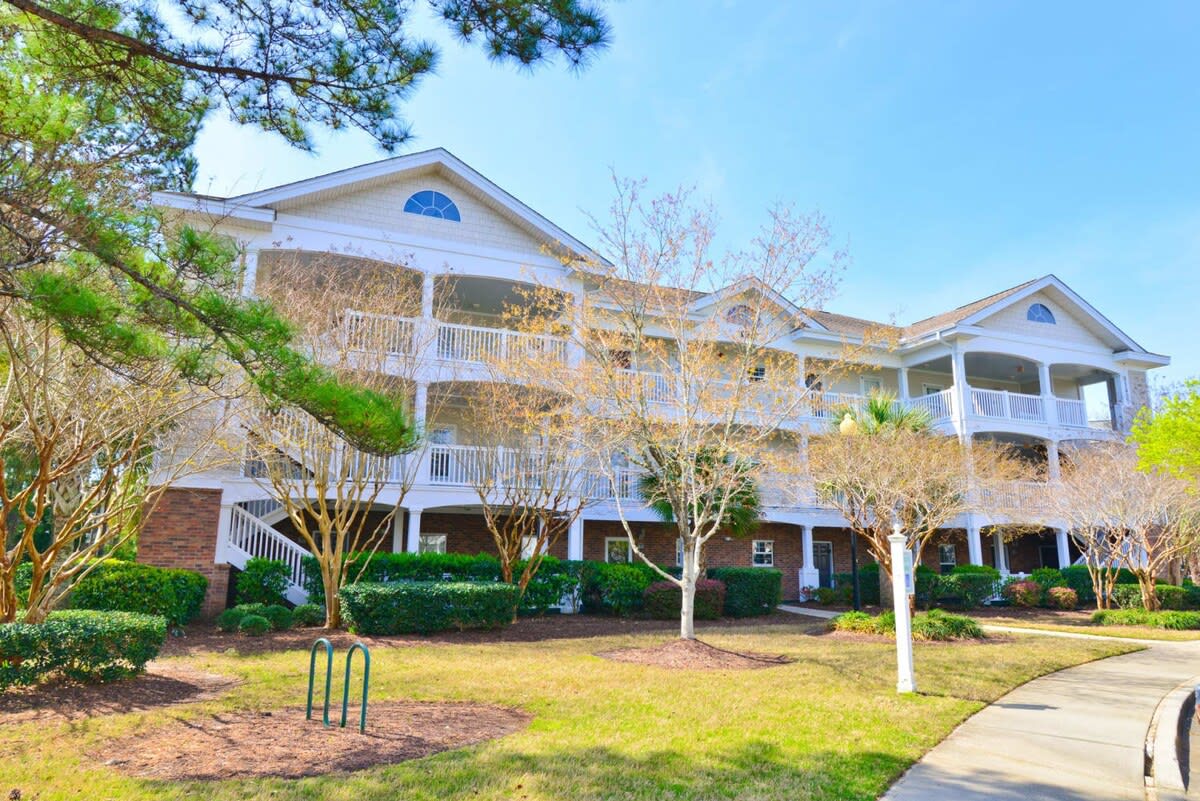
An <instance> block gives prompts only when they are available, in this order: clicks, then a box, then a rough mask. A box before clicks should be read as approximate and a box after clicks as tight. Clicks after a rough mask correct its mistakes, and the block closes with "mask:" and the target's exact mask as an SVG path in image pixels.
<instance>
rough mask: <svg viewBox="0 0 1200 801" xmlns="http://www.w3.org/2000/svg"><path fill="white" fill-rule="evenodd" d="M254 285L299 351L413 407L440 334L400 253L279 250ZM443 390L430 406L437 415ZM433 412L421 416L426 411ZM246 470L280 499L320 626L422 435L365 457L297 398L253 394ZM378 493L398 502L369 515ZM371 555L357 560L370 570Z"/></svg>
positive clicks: (382, 521)
mask: <svg viewBox="0 0 1200 801" xmlns="http://www.w3.org/2000/svg"><path fill="white" fill-rule="evenodd" d="M260 258H261V261H262V265H263V269H262V277H261V283H260V287H259V291H260V292H262V294H263V296H264V297H266V298H267V299H269V300H270V301H272V302H273V303H274V304H275V306H276V307H277V308H279V309H286V310H287V314H288V323H289V325H290V326H291V327H292V329H293V330H294V331H295V332H296V343H297V347H299V348H302V349H303V352H304V353H305V355H306V357H307V358H310V359H311V360H312V361H314V362H316V363H320V364H322V365H323V366H324V368H325V369H327V370H329V371H330V372H331V374H333V375H335V376H338V377H342V376H344V377H346V380H348V381H353V383H354V384H355V385H356V386H360V387H364V388H367V389H369V390H370V391H372V392H374V393H377V394H378V395H380V396H381V397H386V398H389V402H390V403H393V404H394V405H396V406H397V407H398V408H401V409H403V410H404V411H405V413H406V414H407V413H408V410H409V408H410V404H411V401H412V396H413V392H414V388H415V386H416V380H415V379H416V371H417V370H418V369H419V365H420V364H421V363H422V356H421V354H423V353H424V352H425V351H427V350H428V348H429V346H430V345H431V344H432V342H433V339H434V338H435V337H436V332H435V331H433V330H432V329H430V328H427V327H425V326H419V325H418V326H410V325H408V324H407V323H406V322H405V320H406V319H407V318H412V317H414V316H418V315H419V312H420V308H421V298H422V275H421V274H420V273H418V272H415V271H413V270H411V269H408V268H406V266H405V264H404V263H403V260H402V259H401V258H400V257H399V256H396V255H395V254H384V255H380V256H372V257H367V256H364V255H355V254H349V253H320V252H305V251H276V252H271V253H264V254H262V256H261V257H260ZM438 397H440V396H434V399H433V404H432V407H433V408H432V409H430V411H431V412H433V413H434V414H436V405H437V403H438V400H437V399H438ZM427 413H428V412H427ZM240 422H241V425H242V428H243V431H244V436H243V437H241V438H239V439H238V440H237V443H238V444H237V447H239V448H244V449H245V454H244V456H245V459H246V472H247V473H248V474H249V475H251V476H252V477H253V478H254V479H255V480H256V481H257V482H258V484H259V485H260V486H261V487H262V488H263V489H264V490H265V491H266V492H267V493H268V494H269V495H270V497H272V498H274V499H275V501H276V502H278V503H279V504H280V505H281V506H282V508H283V510H284V511H285V513H286V514H287V518H288V521H289V522H290V523H291V525H292V527H293V529H294V530H295V531H296V532H297V534H298V535H299V538H300V540H301V542H302V544H303V545H304V546H305V547H307V548H308V550H309V552H310V553H311V554H312V555H313V557H315V559H316V560H317V564H318V566H319V569H320V572H321V584H322V587H323V589H324V594H325V599H324V600H325V614H326V619H325V624H326V627H327V628H337V627H338V626H339V625H340V624H341V605H340V600H339V595H338V591H339V590H340V589H341V587H342V586H343V585H344V584H345V583H346V582H347V581H350V580H353V579H355V578H357V576H350V575H349V571H350V569H351V562H350V561H349V560H348V558H347V557H349V555H350V554H352V553H354V552H359V551H367V552H368V553H369V554H373V553H374V552H375V550H377V549H378V548H379V546H380V544H381V543H382V542H383V540H384V539H385V534H386V532H388V530H389V527H390V525H391V523H392V518H393V517H394V515H395V510H396V509H397V508H399V507H400V506H402V504H403V501H404V497H405V495H406V494H407V492H408V491H409V489H411V487H412V485H413V483H414V482H415V480H416V478H417V470H418V467H419V465H420V463H421V456H422V452H423V451H422V449H423V448H424V447H426V442H427V440H426V438H424V437H423V436H421V432H419V431H418V430H417V429H416V428H415V427H413V428H411V429H410V433H411V436H410V438H409V439H407V440H406V441H404V442H401V443H398V444H397V445H395V446H394V447H393V449H392V450H391V451H389V452H387V453H385V454H382V455H380V454H376V453H369V452H366V451H364V450H361V449H359V448H356V447H355V446H354V444H353V443H352V442H350V441H348V440H347V439H345V438H343V437H341V436H339V435H338V434H337V433H336V432H334V431H333V430H331V429H330V428H328V427H326V426H324V425H322V424H321V421H319V420H318V419H316V418H314V417H313V416H312V415H309V414H308V413H307V412H305V410H304V409H303V408H301V407H299V406H296V405H282V404H279V403H275V402H272V398H271V397H270V396H268V395H266V394H264V393H255V392H251V393H250V398H249V400H248V402H247V403H245V404H243V406H242V407H241V417H240ZM384 490H388V491H389V499H390V500H392V501H394V503H393V504H392V505H391V506H390V507H389V510H388V511H387V512H386V513H384V514H378V513H376V514H371V513H372V512H373V511H375V509H376V503H377V501H378V500H379V497H380V495H381V494H382V493H383V492H384ZM368 562H369V556H368V558H367V559H365V560H360V561H359V562H358V565H359V570H360V572H361V571H362V570H365V569H366V567H367V563H368Z"/></svg>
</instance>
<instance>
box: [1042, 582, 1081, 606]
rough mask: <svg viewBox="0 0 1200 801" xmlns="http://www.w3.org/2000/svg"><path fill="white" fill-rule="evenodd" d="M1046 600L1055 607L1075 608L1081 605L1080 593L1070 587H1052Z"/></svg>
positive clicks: (1047, 593)
mask: <svg viewBox="0 0 1200 801" xmlns="http://www.w3.org/2000/svg"><path fill="white" fill-rule="evenodd" d="M1046 602H1047V603H1048V604H1049V605H1050V606H1051V607H1053V608H1055V609H1074V608H1075V607H1077V606H1079V594H1078V593H1077V592H1075V590H1073V589H1071V588H1070V587H1051V588H1050V589H1049V590H1047V591H1046Z"/></svg>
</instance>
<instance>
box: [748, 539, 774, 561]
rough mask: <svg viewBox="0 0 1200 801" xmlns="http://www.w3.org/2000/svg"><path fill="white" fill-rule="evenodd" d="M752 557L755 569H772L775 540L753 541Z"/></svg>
mask: <svg viewBox="0 0 1200 801" xmlns="http://www.w3.org/2000/svg"><path fill="white" fill-rule="evenodd" d="M753 557H754V558H753V560H752V564H753V565H754V566H755V567H774V566H775V540H755V541H754V552H753Z"/></svg>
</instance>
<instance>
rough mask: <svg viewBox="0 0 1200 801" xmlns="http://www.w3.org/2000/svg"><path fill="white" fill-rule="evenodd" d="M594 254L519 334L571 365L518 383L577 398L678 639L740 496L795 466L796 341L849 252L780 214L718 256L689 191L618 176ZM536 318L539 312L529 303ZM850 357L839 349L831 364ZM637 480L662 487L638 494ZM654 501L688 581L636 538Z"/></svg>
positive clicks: (690, 635) (577, 428) (595, 456)
mask: <svg viewBox="0 0 1200 801" xmlns="http://www.w3.org/2000/svg"><path fill="white" fill-rule="evenodd" d="M614 185H615V188H616V193H615V200H614V201H613V203H612V206H611V208H610V215H609V219H608V220H607V221H605V222H598V221H597V222H596V224H595V229H596V238H597V240H598V241H599V243H600V247H599V249H598V251H597V252H598V256H588V255H582V256H581V254H565V255H564V263H565V264H566V265H567V266H569V268H570V270H571V274H572V275H573V276H575V281H576V283H575V284H574V285H573V286H571V287H568V288H567V289H566V290H564V288H563V287H562V286H555V287H547V289H548V290H551V291H553V292H555V293H558V294H561V293H563V292H564V291H566V292H568V293H569V294H571V295H572V297H571V300H570V302H569V303H567V304H565V305H564V309H563V312H562V314H561V315H560V316H559V317H558V318H557V319H555V320H548V316H547V315H538V316H536V317H535V318H534V319H529V320H527V321H519V322H518V323H517V325H518V326H519V327H520V325H522V324H524V325H525V326H526V327H527V328H528V329H529V330H530V332H535V333H543V334H557V335H558V336H560V337H563V338H564V339H565V340H566V348H565V352H566V358H563V357H562V356H560V355H558V354H548V353H547V354H540V356H539V358H530V359H527V360H526V362H527V364H526V368H525V370H524V372H525V375H524V380H526V381H529V382H536V383H539V384H540V385H542V386H544V387H546V388H547V390H548V391H552V392H554V393H556V394H557V395H560V396H562V397H564V398H567V399H569V401H570V408H571V410H572V414H573V415H574V416H575V418H576V419H575V424H574V425H573V426H572V427H571V430H572V431H573V432H574V438H575V441H576V442H577V443H578V445H579V447H580V448H582V449H584V450H586V452H587V453H588V454H589V455H590V458H591V464H592V469H593V470H594V471H595V472H596V475H597V478H598V479H599V481H598V482H597V485H598V486H599V487H602V488H606V493H605V494H606V495H607V496H608V497H607V498H605V500H608V501H609V502H611V503H613V504H614V506H615V509H616V516H617V518H618V520H619V521H620V523H621V525H622V527H623V529H624V532H625V534H626V536H627V538H628V541H629V545H630V548H631V550H632V552H633V553H635V554H637V556H638V558H640V559H641V560H642V561H644V562H646V563H647V564H649V565H650V566H651V567H652V568H653V569H654V570H656V571H657V572H659V573H660V574H661V575H662V577H663V578H664V579H665V580H667V581H672V582H674V583H676V584H677V585H678V586H679V587H680V589H681V593H682V605H681V611H680V628H679V633H680V637H681V638H684V639H694V638H695V627H694V623H693V608H694V598H695V589H696V581H697V579H698V578H700V566H701V564H703V552H704V548H705V546H706V544H707V543H708V542H709V541H710V540H711V539H712V537H714V536H716V535H717V534H718V532H720V531H722V530H723V528H724V527H726V526H727V525H728V524H729V523H730V521H731V519H732V517H733V516H734V515H736V514H737V511H736V510H737V509H738V508H739V507H744V506H745V504H743V503H742V501H743V500H744V496H745V494H746V492H747V488H748V487H749V486H751V485H759V486H761V485H763V483H764V481H763V479H764V478H765V477H766V476H769V475H770V474H772V472H773V471H775V470H778V469H791V468H794V466H795V463H796V461H797V460H796V453H797V449H796V446H795V443H794V442H791V443H790V444H789V436H788V434H787V433H786V431H787V430H789V429H790V423H791V422H792V421H794V420H795V419H796V418H797V417H799V416H800V415H801V413H802V412H803V410H804V409H805V405H806V401H807V400H808V394H809V390H808V389H807V388H806V386H805V382H804V376H805V372H804V365H803V364H802V363H801V361H800V360H799V359H798V358H797V357H796V356H795V355H794V354H793V353H789V352H788V344H787V342H788V337H789V336H790V334H791V333H792V332H793V331H794V330H795V329H796V328H798V327H800V326H801V325H804V324H805V317H804V312H803V309H805V308H815V307H820V306H821V305H822V303H823V302H824V300H825V299H826V298H827V297H828V296H829V294H830V292H831V291H832V289H833V288H834V286H835V285H836V283H837V281H838V278H839V276H840V272H841V269H842V264H843V261H844V258H845V257H844V254H843V253H842V252H841V251H840V250H839V249H838V248H836V247H835V246H833V245H832V235H831V234H830V232H829V228H828V226H827V225H826V223H825V221H824V219H823V218H822V217H820V216H819V215H816V214H810V215H804V214H798V213H796V212H794V211H793V210H792V209H790V208H787V207H777V208H774V209H772V210H771V211H770V212H769V214H768V217H767V222H766V224H765V225H764V226H763V228H762V230H761V231H760V233H759V234H758V235H757V236H755V237H754V238H753V239H752V240H751V241H750V242H749V243H748V244H747V245H746V246H745V247H744V248H742V249H740V250H736V251H733V252H729V253H724V254H720V255H718V254H716V253H714V252H713V251H714V248H713V241H714V238H715V236H716V225H715V222H714V215H713V212H712V210H711V209H710V208H709V207H707V206H705V205H702V204H698V203H696V202H694V201H693V199H692V197H691V196H690V193H689V192H687V191H680V192H675V193H670V194H666V195H663V196H661V197H657V198H653V199H648V198H646V197H644V196H643V190H644V184H643V183H641V182H631V181H623V180H619V179H614ZM528 305H529V306H530V307H536V306H538V305H539V304H536V303H531V304H528ZM840 354H841V349H840V348H838V347H837V346H833V347H831V352H830V357H831V359H832V360H834V361H836V360H837V359H838V358H839V357H840ZM639 474H648V475H650V476H655V477H657V482H656V483H655V482H653V480H652V483H651V484H649V485H648V486H645V487H644V488H646V489H649V491H650V495H649V497H645V498H643V497H641V496H640V495H639V494H638V493H637V492H636V491H635V489H636V486H637V478H636V476H638V475H639ZM647 503H649V504H650V505H651V507H653V508H655V509H659V510H661V512H662V513H663V516H664V517H666V516H668V515H669V517H670V519H671V521H672V523H671V527H672V528H673V529H674V533H675V535H676V537H677V538H678V539H679V540H680V541H682V545H683V569H682V571H681V575H680V576H679V577H675V576H672V575H670V574H668V573H666V572H665V571H663V570H661V569H660V568H659V567H657V566H656V565H654V563H653V561H652V560H651V559H650V557H649V556H648V555H647V554H646V553H644V552H643V550H642V548H641V546H640V545H639V543H638V540H637V538H636V537H635V535H634V531H635V528H636V526H637V519H638V515H639V514H640V510H642V509H644V508H645V504H647Z"/></svg>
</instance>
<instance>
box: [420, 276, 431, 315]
mask: <svg viewBox="0 0 1200 801" xmlns="http://www.w3.org/2000/svg"><path fill="white" fill-rule="evenodd" d="M421 317H422V318H423V319H425V320H432V319H433V273H425V274H424V275H423V276H421Z"/></svg>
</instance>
